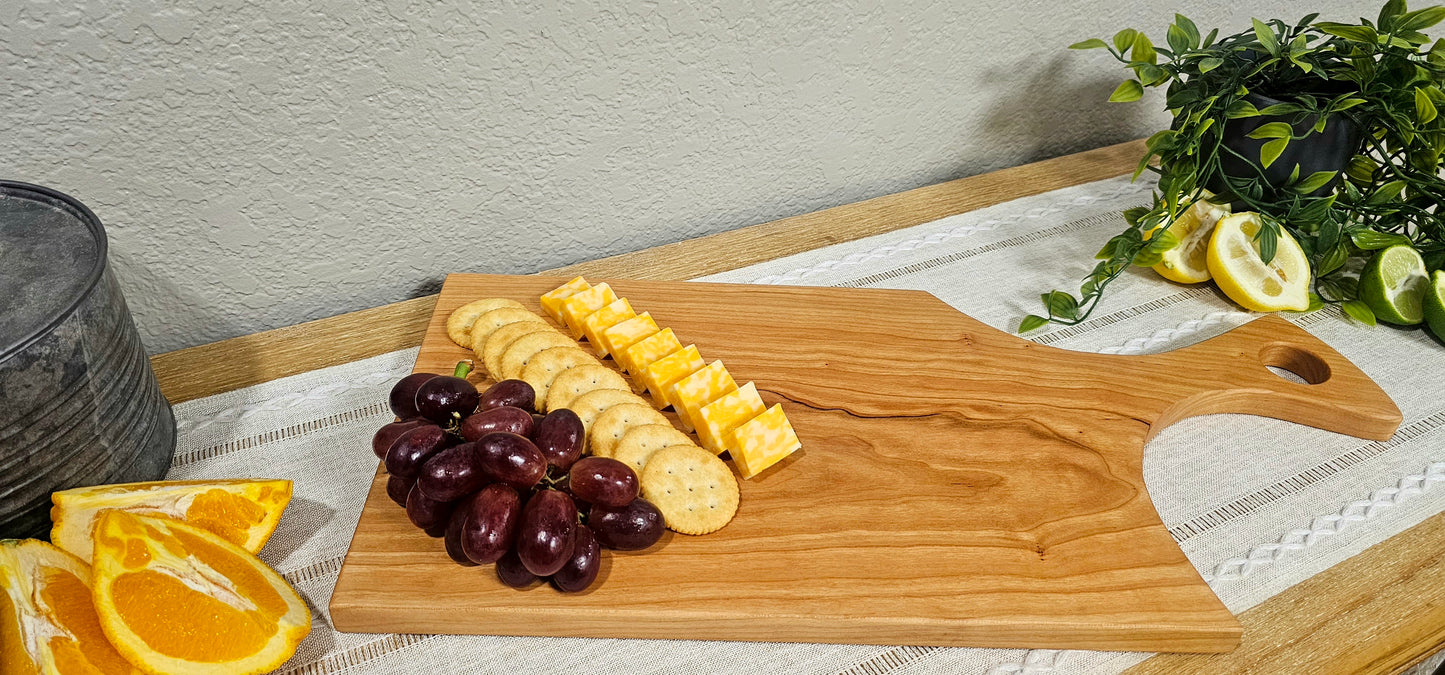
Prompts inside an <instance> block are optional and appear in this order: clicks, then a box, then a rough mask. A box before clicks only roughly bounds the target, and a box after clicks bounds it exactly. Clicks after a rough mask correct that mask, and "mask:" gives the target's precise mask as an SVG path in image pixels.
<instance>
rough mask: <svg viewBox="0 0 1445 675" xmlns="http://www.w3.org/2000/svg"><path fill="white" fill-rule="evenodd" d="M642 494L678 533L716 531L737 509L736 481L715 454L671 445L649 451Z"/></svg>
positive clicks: (731, 517) (643, 477) (689, 447)
mask: <svg viewBox="0 0 1445 675" xmlns="http://www.w3.org/2000/svg"><path fill="white" fill-rule="evenodd" d="M641 482H642V497H643V499H646V500H647V501H649V502H652V504H653V506H656V507H657V510H658V511H661V512H662V518H663V520H665V521H667V529H669V530H672V531H673V532H678V533H681V534H707V533H709V532H716V531H718V530H720V529H722V527H723V526H724V525H727V524H728V522H729V521H731V520H732V519H733V516H734V515H736V514H737V512H738V500H739V494H738V481H737V479H736V478H733V472H732V471H731V470H730V469H728V466H727V464H724V463H723V461H722V460H721V459H718V458H717V456H716V455H714V454H712V453H711V452H708V451H706V450H703V449H702V448H699V447H696V446H685V445H674V446H671V447H667V448H663V449H661V450H658V451H657V452H654V453H652V457H650V458H648V460H647V468H645V469H643V470H642V481H641Z"/></svg>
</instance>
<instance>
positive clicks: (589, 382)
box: [547, 365, 632, 416]
mask: <svg viewBox="0 0 1445 675" xmlns="http://www.w3.org/2000/svg"><path fill="white" fill-rule="evenodd" d="M596 389H620V390H622V391H626V392H629V393H630V392H631V391H632V387H631V386H629V385H628V384H627V379H626V378H624V377H622V376H621V375H619V374H618V373H617V371H615V370H613V369H611V368H608V367H607V366H603V365H596V366H577V367H575V368H568V369H567V370H564V371H562V374H561V375H558V376H557V379H555V380H552V384H551V386H549V387H547V410H557V409H558V408H570V407H572V405H571V404H572V401H573V400H574V399H576V398H577V397H578V396H581V395H583V394H585V393H587V392H589V391H593V390H596ZM573 412H577V411H575V410H574V411H573ZM577 414H578V416H581V413H580V412H578V413H577Z"/></svg>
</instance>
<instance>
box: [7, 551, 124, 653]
mask: <svg viewBox="0 0 1445 675" xmlns="http://www.w3.org/2000/svg"><path fill="white" fill-rule="evenodd" d="M0 673H3V675H20V674H21V673H24V674H25V675H41V674H43V675H69V674H70V673H86V674H89V675H95V674H99V675H139V674H140V671H139V670H136V669H135V667H134V666H132V665H131V664H130V663H129V662H128V661H126V660H125V659H124V658H122V657H121V655H120V654H119V653H117V652H116V651H115V648H114V647H111V646H110V642H108V641H107V640H106V637H105V633H104V632H102V631H101V628H100V620H99V619H97V618H96V615H95V608H94V607H93V606H91V604H90V568H89V567H88V566H87V565H86V564H85V563H84V562H81V560H80V559H79V558H76V557H75V556H73V555H71V554H69V553H66V552H65V551H62V550H60V549H58V548H56V547H54V546H52V545H50V544H47V543H45V542H43V541H36V540H34V539H27V540H25V541H18V540H15V539H6V540H3V541H0Z"/></svg>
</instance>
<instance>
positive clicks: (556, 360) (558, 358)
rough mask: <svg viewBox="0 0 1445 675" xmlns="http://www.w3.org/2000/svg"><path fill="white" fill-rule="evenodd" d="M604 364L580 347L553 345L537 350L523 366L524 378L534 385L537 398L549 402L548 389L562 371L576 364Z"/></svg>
mask: <svg viewBox="0 0 1445 675" xmlns="http://www.w3.org/2000/svg"><path fill="white" fill-rule="evenodd" d="M591 365H599V366H600V365H602V364H601V363H600V362H598V361H597V359H595V358H593V357H592V355H591V354H588V353H587V352H586V351H583V350H582V349H581V348H578V347H552V348H551V349H543V350H542V351H540V352H537V353H536V355H534V356H533V357H532V358H531V360H529V361H527V365H526V367H524V368H522V380H523V381H525V382H526V383H527V384H530V385H532V391H534V392H536V393H537V400H538V401H541V402H542V403H543V405H545V404H546V402H547V390H548V389H549V388H551V386H552V382H553V381H554V380H556V379H557V376H558V375H561V374H562V371H564V370H567V369H569V368H574V367H576V366H591Z"/></svg>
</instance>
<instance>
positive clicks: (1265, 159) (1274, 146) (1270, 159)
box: [1259, 138, 1289, 169]
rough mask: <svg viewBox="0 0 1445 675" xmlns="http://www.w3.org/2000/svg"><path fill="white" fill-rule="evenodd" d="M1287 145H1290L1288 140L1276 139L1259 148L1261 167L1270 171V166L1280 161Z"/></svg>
mask: <svg viewBox="0 0 1445 675" xmlns="http://www.w3.org/2000/svg"><path fill="white" fill-rule="evenodd" d="M1287 145H1289V139H1288V138H1276V139H1274V140H1272V141H1270V142H1268V143H1265V144H1264V145H1263V146H1261V147H1260V148H1259V164H1260V166H1263V167H1264V168H1266V169H1268V168H1269V165H1271V164H1274V160H1276V159H1279V156H1280V154H1281V153H1283V152H1284V149H1285V146H1287Z"/></svg>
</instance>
